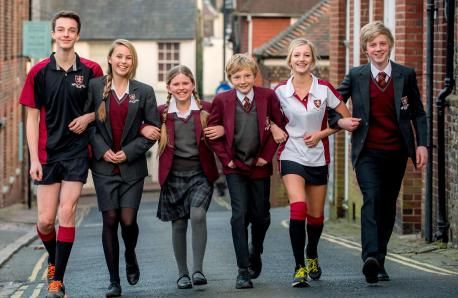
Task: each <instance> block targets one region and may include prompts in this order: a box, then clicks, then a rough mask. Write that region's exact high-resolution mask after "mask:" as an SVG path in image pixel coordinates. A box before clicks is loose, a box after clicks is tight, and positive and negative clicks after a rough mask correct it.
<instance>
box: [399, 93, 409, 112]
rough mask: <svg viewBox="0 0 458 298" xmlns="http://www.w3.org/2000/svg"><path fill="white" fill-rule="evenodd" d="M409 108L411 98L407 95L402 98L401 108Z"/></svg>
mask: <svg viewBox="0 0 458 298" xmlns="http://www.w3.org/2000/svg"><path fill="white" fill-rule="evenodd" d="M408 108H409V98H408V97H407V96H403V97H402V98H401V110H402V111H405V110H407V109H408Z"/></svg>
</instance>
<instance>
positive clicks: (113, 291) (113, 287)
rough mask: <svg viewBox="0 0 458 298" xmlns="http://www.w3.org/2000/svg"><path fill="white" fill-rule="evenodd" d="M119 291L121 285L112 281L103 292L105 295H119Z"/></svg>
mask: <svg viewBox="0 0 458 298" xmlns="http://www.w3.org/2000/svg"><path fill="white" fill-rule="evenodd" d="M121 292H122V290H121V285H120V284H119V283H117V282H112V283H111V284H110V286H109V287H108V290H107V291H106V292H105V297H120V296H121Z"/></svg>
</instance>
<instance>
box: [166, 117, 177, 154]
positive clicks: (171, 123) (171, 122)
mask: <svg viewBox="0 0 458 298" xmlns="http://www.w3.org/2000/svg"><path fill="white" fill-rule="evenodd" d="M173 115H174V114H173V113H168V114H167V121H166V122H165V126H166V127H167V136H168V144H167V146H172V148H173V147H174V145H175V119H174V117H173Z"/></svg>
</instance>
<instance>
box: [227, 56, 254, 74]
mask: <svg viewBox="0 0 458 298" xmlns="http://www.w3.org/2000/svg"><path fill="white" fill-rule="evenodd" d="M246 68H248V69H249V70H251V72H252V73H253V75H254V76H256V74H257V73H258V65H257V64H256V61H254V59H253V57H251V56H250V55H248V54H235V55H232V57H231V58H230V59H229V62H227V64H226V75H227V78H228V79H229V80H231V77H232V75H233V74H234V73H236V72H239V71H241V70H243V69H246Z"/></svg>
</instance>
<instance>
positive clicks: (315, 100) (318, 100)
mask: <svg viewBox="0 0 458 298" xmlns="http://www.w3.org/2000/svg"><path fill="white" fill-rule="evenodd" d="M313 104H314V105H315V108H317V109H319V108H320V107H321V99H314V100H313Z"/></svg>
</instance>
